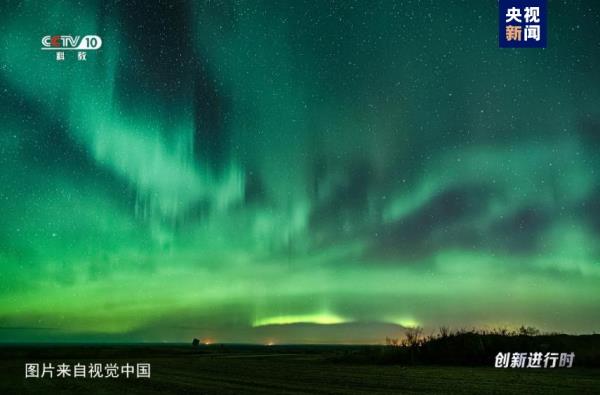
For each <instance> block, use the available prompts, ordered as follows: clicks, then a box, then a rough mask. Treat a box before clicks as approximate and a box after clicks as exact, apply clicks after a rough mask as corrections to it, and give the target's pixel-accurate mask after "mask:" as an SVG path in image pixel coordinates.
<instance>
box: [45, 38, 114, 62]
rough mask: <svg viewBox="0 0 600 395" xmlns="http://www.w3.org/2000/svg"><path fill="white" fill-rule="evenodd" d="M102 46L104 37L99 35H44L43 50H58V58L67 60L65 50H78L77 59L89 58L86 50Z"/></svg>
mask: <svg viewBox="0 0 600 395" xmlns="http://www.w3.org/2000/svg"><path fill="white" fill-rule="evenodd" d="M101 47H102V39H101V38H100V36H97V35H87V36H83V37H81V36H66V35H65V36H63V35H55V36H44V37H42V50H45V51H56V60H58V61H61V60H65V52H64V51H77V60H87V52H86V51H95V50H98V49H100V48H101Z"/></svg>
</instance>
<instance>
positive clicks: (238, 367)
mask: <svg viewBox="0 0 600 395" xmlns="http://www.w3.org/2000/svg"><path fill="white" fill-rule="evenodd" d="M343 348H344V347H341V346H339V347H336V346H329V347H305V346H290V347H267V346H265V347H261V346H252V347H249V346H226V347H221V346H210V347H200V348H198V349H192V348H191V347H190V346H154V345H148V346H141V345H136V346H3V347H2V348H1V352H0V393H2V394H21V393H23V394H30V393H31V394H37V393H40V394H41V393H44V394H48V393H65V394H66V393H85V394H121V393H124V394H163V395H164V394H196V393H199V394H260V393H268V394H302V393H304V394H308V393H310V394H388V393H394V394H417V393H418V394H512V393H515V394H516V393H521V394H523V393H524V394H585V393H589V394H592V393H599V391H600V369H583V368H573V369H554V370H550V369H542V370H531V369H529V370H510V369H508V370H500V369H494V368H493V367H489V368H488V367H439V366H410V367H405V366H398V365H376V364H356V363H354V364H351V363H344V362H340V361H339V359H338V360H333V359H332V358H331V356H332V355H334V354H336V353H339V350H340V349H343ZM26 362H39V363H48V362H52V363H53V364H54V365H56V364H58V363H63V362H64V363H66V364H70V365H74V364H76V363H82V364H89V363H91V362H94V363H113V362H116V363H118V364H119V365H124V364H125V363H130V364H134V363H137V362H149V363H150V364H151V366H152V370H151V378H150V379H141V378H139V379H138V378H129V379H125V378H118V379H115V378H102V379H97V378H96V379H91V378H85V379H83V378H77V379H74V378H56V377H54V378H52V379H47V378H45V379H31V378H30V379H25V378H24V365H25V363H26Z"/></svg>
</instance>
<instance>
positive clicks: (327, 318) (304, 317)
mask: <svg viewBox="0 0 600 395" xmlns="http://www.w3.org/2000/svg"><path fill="white" fill-rule="evenodd" d="M345 322H348V321H347V320H346V319H344V318H342V317H340V316H337V315H334V314H327V313H321V314H301V315H283V316H275V317H267V318H261V319H258V320H256V321H254V323H253V325H252V326H254V327H257V326H266V325H289V324H301V323H302V324H320V325H332V324H342V323H345Z"/></svg>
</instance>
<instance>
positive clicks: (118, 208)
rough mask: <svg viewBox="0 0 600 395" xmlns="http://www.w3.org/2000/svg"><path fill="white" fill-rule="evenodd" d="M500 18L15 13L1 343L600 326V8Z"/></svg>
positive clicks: (7, 17)
mask: <svg viewBox="0 0 600 395" xmlns="http://www.w3.org/2000/svg"><path fill="white" fill-rule="evenodd" d="M497 12H498V11H497V4H496V2H495V1H485V2H484V1H402V2H400V1H398V2H394V1H377V2H376V1H373V2H371V1H343V2H327V1H321V0H319V1H295V0H294V1H292V0H290V1H279V2H275V1H264V2H261V1H236V2H222V1H204V2H202V1H190V2H189V3H185V2H183V1H172V2H167V1H140V2H138V3H137V4H135V3H132V2H127V3H125V2H116V1H106V2H101V1H98V2H97V3H96V2H93V1H89V2H88V1H86V2H81V3H80V2H69V1H48V2H46V1H23V2H19V1H4V2H2V3H1V4H0V341H104V340H110V341H185V342H188V341H191V339H192V337H198V338H200V339H202V340H203V341H212V342H260V343H266V342H275V343H285V342H310V343H323V342H382V341H383V340H384V339H385V336H388V335H389V336H398V334H399V333H401V331H402V328H403V327H407V326H414V325H420V326H423V327H425V328H426V331H430V330H435V329H436V328H437V327H439V326H441V325H446V326H450V327H452V328H471V327H474V326H475V327H478V328H494V327H508V328H515V327H517V326H520V325H521V324H526V325H532V326H536V327H538V328H540V329H542V330H547V331H566V332H572V333H583V332H586V333H587V332H593V331H598V330H599V329H600V314H598V312H599V311H600V292H599V289H600V154H599V152H600V151H599V150H600V3H598V2H596V1H571V0H570V1H565V2H563V1H552V0H550V1H549V9H548V13H549V21H548V27H549V30H548V47H547V48H546V49H500V48H498V36H497V34H498V26H497V23H498V22H497V19H498V15H497ZM56 34H65V35H86V34H97V35H99V36H101V37H102V39H103V46H102V48H101V49H100V50H99V51H96V52H94V51H88V53H87V60H86V61H78V60H77V59H76V56H75V54H74V53H73V51H71V52H69V53H67V54H66V59H65V60H64V61H62V62H59V61H57V60H56V58H55V54H54V53H52V52H50V51H42V50H41V38H42V37H43V36H46V35H56Z"/></svg>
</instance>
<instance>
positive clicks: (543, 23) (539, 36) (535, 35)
mask: <svg viewBox="0 0 600 395" xmlns="http://www.w3.org/2000/svg"><path fill="white" fill-rule="evenodd" d="M547 17H548V14H547V3H546V0H499V2H498V28H499V29H498V44H499V45H500V47H501V48H546V37H547V31H546V30H547Z"/></svg>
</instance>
